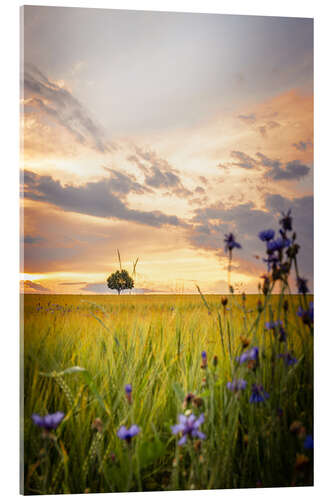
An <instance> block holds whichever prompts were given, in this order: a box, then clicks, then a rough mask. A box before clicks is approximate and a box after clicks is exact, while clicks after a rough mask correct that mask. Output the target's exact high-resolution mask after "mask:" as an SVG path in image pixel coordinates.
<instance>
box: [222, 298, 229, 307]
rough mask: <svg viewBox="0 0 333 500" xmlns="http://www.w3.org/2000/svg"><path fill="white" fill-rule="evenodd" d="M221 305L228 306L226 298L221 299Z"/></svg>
mask: <svg viewBox="0 0 333 500" xmlns="http://www.w3.org/2000/svg"><path fill="white" fill-rule="evenodd" d="M221 304H222V305H223V307H226V305H227V304H228V299H227V297H222V298H221Z"/></svg>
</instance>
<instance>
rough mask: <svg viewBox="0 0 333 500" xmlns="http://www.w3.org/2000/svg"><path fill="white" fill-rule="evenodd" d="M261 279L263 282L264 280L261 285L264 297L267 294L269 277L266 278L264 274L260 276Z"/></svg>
mask: <svg viewBox="0 0 333 500" xmlns="http://www.w3.org/2000/svg"><path fill="white" fill-rule="evenodd" d="M261 278H263V280H264V283H263V285H262V293H263V294H264V295H265V296H266V295H267V294H268V292H269V283H270V281H269V276H267V275H266V274H263V275H262V276H261Z"/></svg>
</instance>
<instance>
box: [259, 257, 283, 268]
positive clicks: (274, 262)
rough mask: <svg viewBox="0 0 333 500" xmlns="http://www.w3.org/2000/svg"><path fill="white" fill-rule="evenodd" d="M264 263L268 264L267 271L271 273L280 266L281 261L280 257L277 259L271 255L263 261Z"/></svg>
mask: <svg viewBox="0 0 333 500" xmlns="http://www.w3.org/2000/svg"><path fill="white" fill-rule="evenodd" d="M263 261H264V262H266V264H267V269H268V271H270V270H271V269H272V268H273V269H274V268H276V266H277V265H278V263H279V262H280V259H279V257H277V256H276V255H274V254H273V255H271V254H269V255H268V257H267V259H263Z"/></svg>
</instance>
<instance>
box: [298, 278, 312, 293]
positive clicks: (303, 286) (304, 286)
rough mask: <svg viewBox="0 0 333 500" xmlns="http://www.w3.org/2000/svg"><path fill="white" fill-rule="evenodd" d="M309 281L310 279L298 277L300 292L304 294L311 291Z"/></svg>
mask: <svg viewBox="0 0 333 500" xmlns="http://www.w3.org/2000/svg"><path fill="white" fill-rule="evenodd" d="M307 282H308V280H306V279H304V278H297V286H298V293H302V294H303V295H305V294H306V293H309V289H308V285H307Z"/></svg>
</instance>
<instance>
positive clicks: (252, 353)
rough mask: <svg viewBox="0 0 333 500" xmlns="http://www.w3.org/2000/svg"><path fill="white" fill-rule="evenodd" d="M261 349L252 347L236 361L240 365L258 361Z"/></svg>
mask: <svg viewBox="0 0 333 500" xmlns="http://www.w3.org/2000/svg"><path fill="white" fill-rule="evenodd" d="M258 358H259V349H258V347H251V349H248V350H247V351H244V352H243V353H242V354H241V355H240V356H237V357H236V361H238V363H239V364H242V363H246V362H247V361H258Z"/></svg>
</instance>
